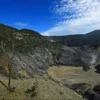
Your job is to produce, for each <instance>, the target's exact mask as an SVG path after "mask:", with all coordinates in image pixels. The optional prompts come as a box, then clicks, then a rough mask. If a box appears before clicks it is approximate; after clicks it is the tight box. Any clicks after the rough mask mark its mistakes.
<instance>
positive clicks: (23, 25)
mask: <svg viewBox="0 0 100 100" xmlns="http://www.w3.org/2000/svg"><path fill="white" fill-rule="evenodd" d="M15 25H17V26H20V27H26V26H28V24H26V23H23V22H16V23H15Z"/></svg>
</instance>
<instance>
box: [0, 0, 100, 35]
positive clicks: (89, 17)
mask: <svg viewBox="0 0 100 100" xmlns="http://www.w3.org/2000/svg"><path fill="white" fill-rule="evenodd" d="M0 23H2V24H6V25H10V26H13V27H15V28H18V29H22V28H28V29H32V30H35V31H38V32H40V33H41V34H42V35H68V34H83V33H87V32H90V31H93V30H96V29H100V0H0Z"/></svg>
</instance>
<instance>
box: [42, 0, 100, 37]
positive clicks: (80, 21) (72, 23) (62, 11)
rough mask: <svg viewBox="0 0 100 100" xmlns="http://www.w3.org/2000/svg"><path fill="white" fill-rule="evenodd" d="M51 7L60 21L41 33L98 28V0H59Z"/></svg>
mask: <svg viewBox="0 0 100 100" xmlns="http://www.w3.org/2000/svg"><path fill="white" fill-rule="evenodd" d="M52 8H53V11H54V12H55V14H56V15H57V16H59V17H60V20H61V21H60V22H58V23H57V24H56V26H55V27H53V28H51V29H49V30H47V31H46V32H44V33H42V34H43V35H67V34H80V33H87V32H90V31H92V30H95V29H100V0H60V2H59V3H57V2H56V3H55V6H53V7H52Z"/></svg>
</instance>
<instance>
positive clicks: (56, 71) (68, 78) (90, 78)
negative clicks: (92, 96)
mask: <svg viewBox="0 0 100 100" xmlns="http://www.w3.org/2000/svg"><path fill="white" fill-rule="evenodd" d="M48 74H49V75H50V76H51V77H52V78H54V79H56V80H58V81H60V82H64V83H68V84H75V83H89V84H92V85H93V86H94V85H96V84H100V74H98V73H96V72H95V69H94V67H92V66H91V69H90V70H89V71H87V72H85V71H83V70H82V67H74V66H60V67H56V66H53V67H50V68H49V69H48Z"/></svg>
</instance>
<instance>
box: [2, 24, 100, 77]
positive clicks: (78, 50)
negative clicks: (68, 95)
mask: <svg viewBox="0 0 100 100" xmlns="http://www.w3.org/2000/svg"><path fill="white" fill-rule="evenodd" d="M12 57H13V59H12V65H13V69H14V70H15V73H19V74H17V76H20V74H23V75H22V76H27V74H28V75H30V76H32V74H33V73H34V72H37V73H39V74H43V73H46V70H47V69H48V67H49V66H52V65H68V66H82V67H83V69H84V70H85V71H87V70H88V69H89V67H90V66H91V65H97V64H99V63H100V61H99V58H100V50H99V47H97V48H96V47H89V46H83V47H68V46H66V45H61V44H59V43H57V42H50V41H49V40H46V39H45V38H44V37H43V36H41V35H40V34H39V33H38V32H35V31H32V30H27V29H22V30H17V29H15V28H12V27H9V26H5V25H2V24H1V25H0V59H1V60H0V66H1V69H2V67H4V68H3V69H5V70H7V68H6V67H7V64H8V62H9V59H10V58H12ZM5 62H6V63H5Z"/></svg>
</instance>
